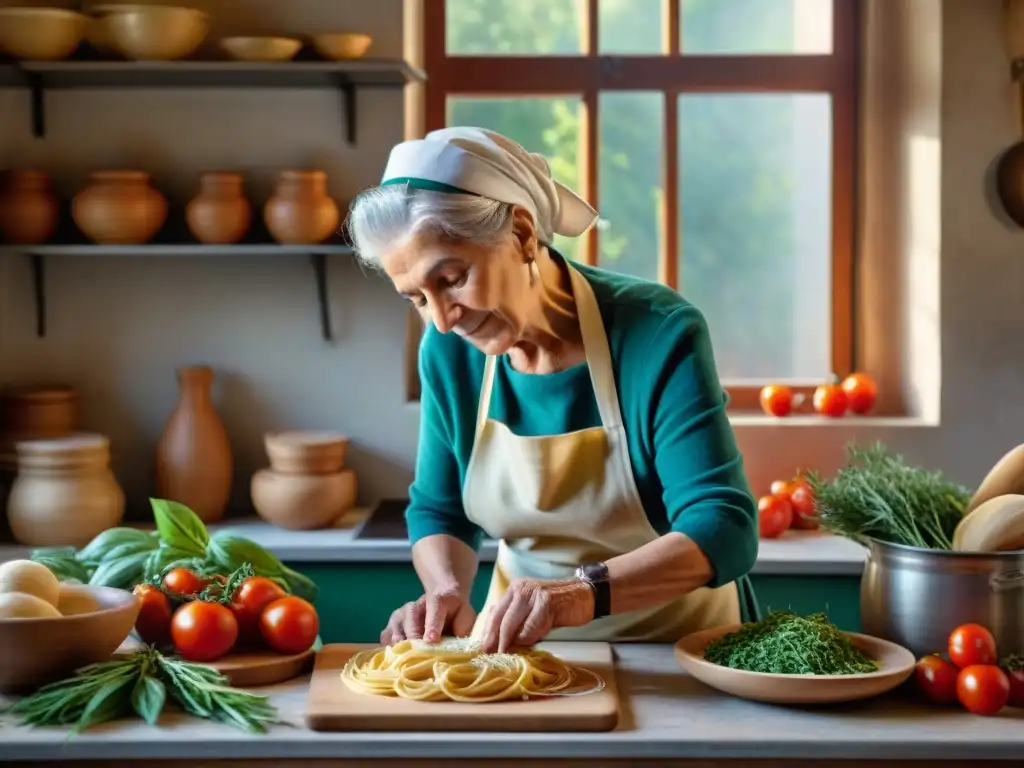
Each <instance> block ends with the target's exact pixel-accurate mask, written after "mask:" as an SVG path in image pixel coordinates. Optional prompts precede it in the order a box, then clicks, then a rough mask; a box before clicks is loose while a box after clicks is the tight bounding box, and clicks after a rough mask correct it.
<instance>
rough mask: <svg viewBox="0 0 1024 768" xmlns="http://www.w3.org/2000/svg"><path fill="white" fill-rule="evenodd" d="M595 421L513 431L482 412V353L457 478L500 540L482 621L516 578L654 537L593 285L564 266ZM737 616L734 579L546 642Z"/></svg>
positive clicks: (677, 631)
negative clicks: (546, 431)
mask: <svg viewBox="0 0 1024 768" xmlns="http://www.w3.org/2000/svg"><path fill="white" fill-rule="evenodd" d="M569 274H570V275H571V278H572V288H573V294H574V296H575V300H576V309H577V312H578V316H579V322H580V329H581V334H582V338H583V346H584V351H585V354H586V359H587V364H588V366H589V368H590V379H591V382H592V383H593V387H594V394H595V395H596V400H597V406H598V410H599V412H600V414H601V426H599V427H593V428H590V429H582V430H579V431H577V432H569V433H566V434H561V435H546V436H542V437H519V436H517V435H514V434H513V433H512V432H511V431H510V430H509V428H508V427H506V426H505V425H504V424H502V423H501V422H498V421H494V420H493V419H490V418H488V413H489V407H490V402H491V392H492V389H493V385H494V367H495V364H496V358H494V357H492V356H488V358H487V360H486V363H485V366H484V375H483V383H482V386H481V390H480V403H479V406H478V411H477V421H476V439H475V441H474V443H473V452H472V455H471V457H470V461H469V466H468V468H467V470H466V480H465V483H464V484H463V494H462V498H463V504H464V506H465V510H466V515H467V517H468V518H469V519H470V520H472V521H473V522H474V523H476V524H477V525H479V526H480V527H481V528H482V529H483V530H484V531H486V532H487V533H488V534H489V535H490V536H492V537H494V538H495V539H498V540H499V544H498V557H497V562H496V563H495V567H494V576H493V578H492V580H491V585H490V589H489V591H488V594H487V602H486V603H485V605H484V608H483V610H482V611H481V612H480V617H479V618H478V619H477V623H476V626H475V627H474V630H473V632H474V635H478V634H479V633H480V632H481V631H482V627H483V620H484V618H485V617H486V616H487V614H488V612H489V610H490V609H491V608H492V607H493V606H494V605H495V603H497V601H498V600H499V599H500V598H501V596H502V595H503V594H504V593H505V590H506V589H507V588H508V585H509V582H510V581H511V580H512V579H515V578H535V579H568V578H573V576H574V573H575V570H576V568H577V567H578V566H580V565H583V564H584V563H588V562H592V561H601V560H607V559H609V558H611V557H615V556H616V555H622V554H625V553H627V552H631V551H633V550H635V549H637V548H638V547H641V546H643V545H644V544H647V543H649V542H651V541H653V540H654V539H656V538H658V533H657V531H655V530H654V528H653V527H652V526H651V523H650V521H649V520H648V518H647V514H646V513H645V511H644V508H643V505H642V504H641V502H640V494H639V492H638V491H637V488H636V483H635V482H634V479H633V470H632V467H631V465H630V461H629V451H628V445H627V442H626V430H625V427H624V426H623V424H622V414H621V412H620V410H619V398H618V393H617V391H616V387H615V376H614V373H613V370H612V363H611V353H610V351H609V348H608V337H607V334H606V333H605V330H604V323H603V322H602V320H601V314H600V310H599V308H598V305H597V300H596V299H595V298H594V291H593V289H592V288H591V287H590V283H589V282H588V281H587V279H586V278H585V277H583V275H582V274H580V273H579V272H578V271H577V270H576V269H574V268H573V267H572V265H569ZM739 620H740V601H739V595H738V592H737V588H736V584H735V583H730V584H727V585H725V586H722V587H719V588H717V589H708V588H700V589H696V590H694V591H693V592H690V593H689V594H687V595H685V596H684V597H682V598H680V599H678V600H675V601H672V602H670V603H667V604H663V605H660V606H657V607H654V608H647V609H644V610H638V611H632V612H629V613H620V614H617V615H612V616H605V617H602V618H599V619H595V620H594V621H592V622H590V623H589V624H587V625H585V626H582V627H563V628H559V629H555V630H553V631H552V632H551V633H550V634H549V635H548V639H549V640H593V641H612V640H635V641H647V642H675V641H676V640H678V639H679V638H680V637H682V636H684V635H686V634H688V633H690V632H694V631H697V630H699V629H704V628H707V627H712V626H717V625H720V624H732V623H736V622H738V621H739Z"/></svg>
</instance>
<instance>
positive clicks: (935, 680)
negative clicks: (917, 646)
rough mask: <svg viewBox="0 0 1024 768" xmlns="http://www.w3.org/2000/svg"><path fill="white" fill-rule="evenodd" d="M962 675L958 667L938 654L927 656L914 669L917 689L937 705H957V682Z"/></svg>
mask: <svg viewBox="0 0 1024 768" xmlns="http://www.w3.org/2000/svg"><path fill="white" fill-rule="evenodd" d="M959 674H960V670H959V669H958V668H957V666H956V665H955V664H953V663H951V662H948V661H946V660H945V659H944V658H942V657H941V656H939V655H938V654H937V653H935V654H932V655H931V656H925V657H924V658H923V659H921V660H920V661H918V662H917V666H916V667H915V668H914V680H915V682H916V683H917V688H918V690H919V691H921V693H923V694H924V695H925V697H926V698H927V699H928V700H929V701H934V702H935V703H936V704H955V703H956V701H957V694H956V681H957V677H958V676H959Z"/></svg>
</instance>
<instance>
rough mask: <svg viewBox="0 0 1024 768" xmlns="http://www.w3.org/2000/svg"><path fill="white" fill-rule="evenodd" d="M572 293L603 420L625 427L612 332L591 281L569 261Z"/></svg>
mask: <svg viewBox="0 0 1024 768" xmlns="http://www.w3.org/2000/svg"><path fill="white" fill-rule="evenodd" d="M566 264H567V265H568V267H569V277H570V279H571V280H572V292H573V295H574V297H575V299H576V312H577V313H578V315H579V320H580V335H581V337H582V338H583V351H584V354H586V356H587V366H588V368H589V369H590V382H591V384H592V385H593V387H594V398H595V399H596V400H597V410H598V412H599V413H600V414H601V422H602V424H603V425H604V427H605V428H606V429H609V428H617V427H621V426H622V409H621V408H619V393H618V390H617V389H616V387H615V370H614V368H613V367H612V353H611V349H610V348H609V346H608V333H607V332H606V331H605V328H604V321H603V320H602V319H601V308H600V307H599V306H598V304H597V298H596V297H595V296H594V289H593V288H592V287H591V286H590V281H589V280H587V278H585V277H584V276H583V275H582V273H580V271H579V270H577V269H576V268H575V267H574V266H573V265H572V264H571V263H569V262H568V261H567V262H566Z"/></svg>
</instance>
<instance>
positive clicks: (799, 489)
mask: <svg viewBox="0 0 1024 768" xmlns="http://www.w3.org/2000/svg"><path fill="white" fill-rule="evenodd" d="M789 503H790V505H792V507H793V527H794V528H800V529H802V530H805V531H813V530H814V529H816V528H817V527H818V512H817V510H816V509H815V507H814V491H812V490H811V486H810V485H808V483H807V481H806V480H794V481H793V482H792V483H791V484H790V492H789Z"/></svg>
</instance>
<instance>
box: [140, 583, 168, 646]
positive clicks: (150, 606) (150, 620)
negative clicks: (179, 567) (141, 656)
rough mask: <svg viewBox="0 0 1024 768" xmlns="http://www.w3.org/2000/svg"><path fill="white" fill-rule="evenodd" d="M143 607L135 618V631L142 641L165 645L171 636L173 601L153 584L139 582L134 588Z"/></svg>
mask: <svg viewBox="0 0 1024 768" xmlns="http://www.w3.org/2000/svg"><path fill="white" fill-rule="evenodd" d="M132 594H134V595H136V596H137V597H138V598H139V602H141V603H142V608H141V609H140V610H139V616H138V618H137V619H135V631H136V632H138V633H139V637H141V638H142V642H144V643H149V644H151V645H152V644H156V645H163V644H165V643H166V642H167V640H168V639H169V638H170V629H171V601H170V600H168V599H167V595H165V594H164V593H163V592H161V591H160V590H159V589H157V588H156V587H154V586H153V585H152V584H139V585H137V586H136V587H135V589H133V590H132Z"/></svg>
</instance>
